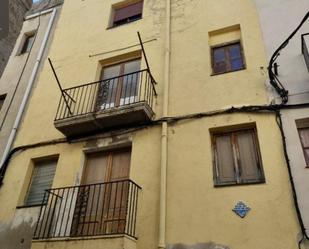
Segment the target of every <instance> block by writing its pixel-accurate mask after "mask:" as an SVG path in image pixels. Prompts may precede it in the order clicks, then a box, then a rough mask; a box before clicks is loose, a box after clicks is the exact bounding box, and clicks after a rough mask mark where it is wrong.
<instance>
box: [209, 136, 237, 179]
mask: <svg viewBox="0 0 309 249" xmlns="http://www.w3.org/2000/svg"><path fill="white" fill-rule="evenodd" d="M214 146H215V166H216V169H215V170H216V178H217V183H218V184H228V183H236V172H235V165H234V158H233V148H232V143H231V136H230V135H220V136H216V137H215V145H214Z"/></svg>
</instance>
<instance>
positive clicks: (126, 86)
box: [55, 69, 156, 120]
mask: <svg viewBox="0 0 309 249" xmlns="http://www.w3.org/2000/svg"><path fill="white" fill-rule="evenodd" d="M154 84H155V81H154V79H153V78H152V76H151V74H150V73H149V71H148V70H147V69H145V70H141V71H137V72H133V73H129V74H124V75H121V76H117V77H113V78H109V79H104V80H101V81H97V82H93V83H88V84H85V85H81V86H76V87H71V88H67V89H65V90H63V91H64V92H63V94H62V95H61V98H60V102H59V105H58V109H57V114H56V118H55V120H62V119H66V118H72V117H78V116H83V115H86V114H89V113H95V112H99V111H104V110H110V109H114V108H119V107H123V106H128V105H132V104H136V103H140V102H144V103H147V104H148V105H149V106H150V108H152V107H153V102H154V98H155V96H156V90H155V86H154Z"/></svg>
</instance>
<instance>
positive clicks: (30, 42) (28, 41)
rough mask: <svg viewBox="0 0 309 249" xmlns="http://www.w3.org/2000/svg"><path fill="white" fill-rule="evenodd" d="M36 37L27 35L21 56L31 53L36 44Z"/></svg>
mask: <svg viewBox="0 0 309 249" xmlns="http://www.w3.org/2000/svg"><path fill="white" fill-rule="evenodd" d="M34 37H35V34H31V35H26V38H25V41H24V44H23V47H22V49H21V51H20V53H21V54H24V53H28V52H30V50H31V47H32V45H33V42H34Z"/></svg>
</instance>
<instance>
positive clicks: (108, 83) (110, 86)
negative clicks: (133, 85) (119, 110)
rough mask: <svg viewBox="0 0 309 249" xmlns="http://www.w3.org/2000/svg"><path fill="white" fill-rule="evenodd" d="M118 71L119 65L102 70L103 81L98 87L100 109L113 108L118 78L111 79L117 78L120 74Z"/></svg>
mask: <svg viewBox="0 0 309 249" xmlns="http://www.w3.org/2000/svg"><path fill="white" fill-rule="evenodd" d="M120 69H121V65H115V66H111V67H106V68H104V69H103V74H102V79H103V80H104V81H103V82H102V83H101V85H100V89H99V95H98V103H99V106H100V109H106V108H111V107H114V106H115V102H116V93H117V85H118V78H115V79H111V78H113V77H118V76H119V74H120ZM108 79H111V80H108Z"/></svg>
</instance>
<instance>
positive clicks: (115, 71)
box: [97, 59, 141, 110]
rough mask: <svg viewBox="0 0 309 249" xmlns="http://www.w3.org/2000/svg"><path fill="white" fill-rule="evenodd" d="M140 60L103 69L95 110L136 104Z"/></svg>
mask: <svg viewBox="0 0 309 249" xmlns="http://www.w3.org/2000/svg"><path fill="white" fill-rule="evenodd" d="M140 66H141V60H140V59H136V60H131V61H126V62H122V63H119V64H116V65H112V66H108V67H103V69H102V73H101V80H102V82H101V84H100V85H99V92H98V98H97V109H98V110H104V109H109V108H113V107H119V106H123V105H127V104H132V103H134V102H136V99H137V92H138V81H139V73H134V72H138V71H140Z"/></svg>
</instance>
